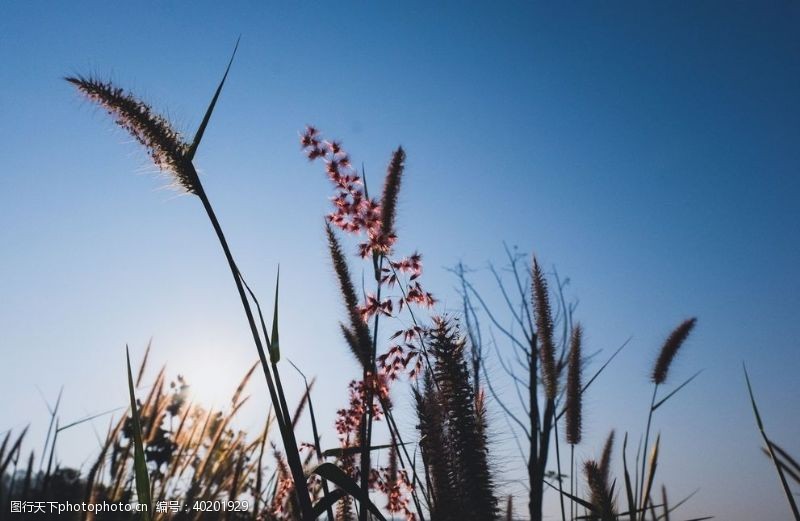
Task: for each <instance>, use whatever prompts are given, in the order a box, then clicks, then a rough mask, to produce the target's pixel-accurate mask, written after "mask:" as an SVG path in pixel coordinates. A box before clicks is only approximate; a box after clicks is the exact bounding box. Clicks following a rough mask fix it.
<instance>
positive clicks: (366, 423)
mask: <svg viewBox="0 0 800 521" xmlns="http://www.w3.org/2000/svg"><path fill="white" fill-rule="evenodd" d="M374 255H375V257H373V261H374V266H375V282H376V284H377V286H378V287H377V289H376V295H375V298H376V299H377V301H378V303H380V301H381V289H382V285H381V270H382V269H383V259H384V256H383V254H378V253H375V254H374ZM380 316H381V312H380V310H378V311H376V313H375V322H374V325H373V331H372V352H371V353H370V358H369V366H368V367H365V368H364V385H365V386H366V396H365V398H366V403H365V405H366V408H367V409H366V411H364V413H365V416H366V417H365V418H364V420H363V421H362V422H361V423H362V425H361V433H362V436H361V489H362V490H363V491H364V494H366V495H369V474H370V456H371V455H370V447H371V445H372V419H373V418H372V416H373V414H372V404H373V402H374V396H373V392H372V386H373V383H374V381H375V378H376V376H377V374H376V373H377V371H376V370H375V367H376V366H375V360H376V357H377V352H378V324H379V319H380ZM370 379H372V380H373V381H372V382H371V381H370ZM368 515H369V513H368V511H367V509H366V508H362V509H361V511H360V513H359V519H360V521H366V520H367V518H368Z"/></svg>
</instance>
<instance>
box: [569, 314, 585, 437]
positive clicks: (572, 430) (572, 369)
mask: <svg viewBox="0 0 800 521" xmlns="http://www.w3.org/2000/svg"><path fill="white" fill-rule="evenodd" d="M582 343H583V328H582V327H581V325H580V324H576V325H575V327H573V328H572V335H571V337H570V346H569V360H568V364H567V393H566V394H567V403H566V411H567V412H566V422H567V427H566V432H567V443H569V444H570V445H577V444H578V443H580V442H581V437H582V435H583V428H582V426H583V425H582V418H583V403H582V397H583V396H582V395H583V389H582V386H583V384H582V382H581V376H582V375H581V373H582V367H581V364H582V362H583V361H582V360H581V347H582Z"/></svg>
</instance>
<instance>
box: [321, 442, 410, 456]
mask: <svg viewBox="0 0 800 521" xmlns="http://www.w3.org/2000/svg"><path fill="white" fill-rule="evenodd" d="M397 445H408V443H397ZM391 447H393V445H392V444H391V443H390V444H388V445H373V446H371V447H370V448H369V450H370V452H372V451H374V450H381V449H389V448H391ZM360 453H361V447H360V446H358V445H354V446H352V447H337V448H335V449H328V450H326V451H324V452H323V453H322V455H323V456H324V457H326V458H329V457H334V458H343V457H345V456H349V455H354V454H360Z"/></svg>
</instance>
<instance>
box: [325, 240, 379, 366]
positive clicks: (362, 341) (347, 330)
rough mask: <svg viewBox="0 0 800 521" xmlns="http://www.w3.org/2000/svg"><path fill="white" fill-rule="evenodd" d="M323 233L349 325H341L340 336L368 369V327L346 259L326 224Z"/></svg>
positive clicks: (369, 354) (369, 343)
mask: <svg viewBox="0 0 800 521" xmlns="http://www.w3.org/2000/svg"><path fill="white" fill-rule="evenodd" d="M325 233H326V235H327V237H328V250H329V251H330V254H331V264H332V265H333V271H334V272H335V273H336V280H338V281H339V290H340V291H341V292H342V299H343V300H344V305H345V308H347V315H348V318H349V319H350V325H349V326H346V325H344V324H341V328H342V334H343V335H344V338H345V340H346V341H347V345H348V346H350V350H351V351H352V352H353V354H354V355H355V357H356V359H358V361H359V363H360V364H361V365H362V366H363V367H364V368H369V366H370V357H371V356H372V338H371V336H370V332H369V326H367V324H366V322H364V320H363V319H362V318H361V314H360V313H359V302H358V297H357V296H356V289H355V286H354V285H353V279H352V278H351V277H350V269H349V268H348V267H347V259H346V258H345V256H344V252H343V251H342V246H341V244H339V240H338V239H337V238H336V234H335V233H334V232H333V229H332V228H331V226H330V225H329V224H328V225H326V226H325Z"/></svg>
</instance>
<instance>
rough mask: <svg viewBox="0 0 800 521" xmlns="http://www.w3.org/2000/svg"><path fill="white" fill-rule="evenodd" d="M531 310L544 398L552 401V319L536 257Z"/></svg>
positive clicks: (554, 383) (554, 390) (554, 381)
mask: <svg viewBox="0 0 800 521" xmlns="http://www.w3.org/2000/svg"><path fill="white" fill-rule="evenodd" d="M533 310H534V313H535V315H536V336H537V339H538V341H539V357H540V358H541V363H542V382H543V384H544V390H545V396H547V399H548V400H554V399H555V397H556V394H557V392H558V377H557V375H556V361H555V351H556V349H555V344H554V343H553V318H552V313H551V311H550V298H549V295H548V293H547V281H546V280H545V278H544V273H542V269H541V268H540V267H539V263H538V262H537V260H536V257H534V258H533Z"/></svg>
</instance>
